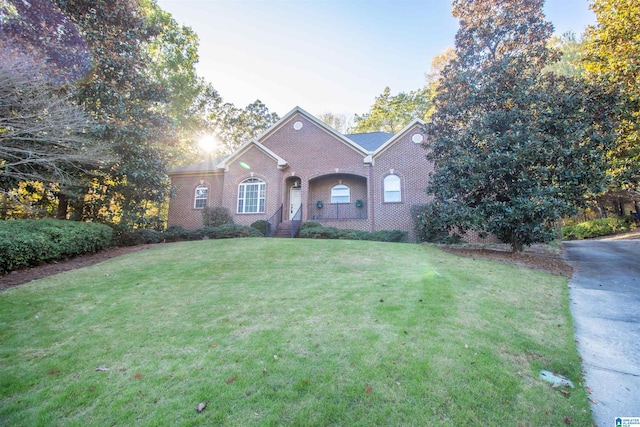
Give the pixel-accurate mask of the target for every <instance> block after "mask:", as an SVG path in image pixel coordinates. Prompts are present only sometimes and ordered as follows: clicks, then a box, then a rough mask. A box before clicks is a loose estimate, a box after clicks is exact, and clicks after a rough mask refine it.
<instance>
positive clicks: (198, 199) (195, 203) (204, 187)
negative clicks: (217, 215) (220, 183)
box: [193, 185, 209, 209]
mask: <svg viewBox="0 0 640 427" xmlns="http://www.w3.org/2000/svg"><path fill="white" fill-rule="evenodd" d="M200 189H204V190H206V192H205V196H204V197H202V193H200V194H198V193H199V191H198V190H200ZM198 196H200V197H198ZM201 200H204V205H203V206H198V202H199V201H201ZM208 202H209V187H207V186H206V185H198V186H197V187H196V189H195V190H194V193H193V208H194V209H204V208H206V207H207V204H208Z"/></svg>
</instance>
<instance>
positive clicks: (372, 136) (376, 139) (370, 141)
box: [345, 132, 393, 151]
mask: <svg viewBox="0 0 640 427" xmlns="http://www.w3.org/2000/svg"><path fill="white" fill-rule="evenodd" d="M345 136H346V137H347V138H349V139H350V140H352V141H353V142H355V143H356V144H358V145H359V146H361V147H362V148H364V149H365V150H367V151H376V149H377V148H378V147H380V146H381V145H382V144H384V143H385V142H387V141H388V140H389V138H391V137H392V136H393V134H392V133H388V132H369V133H353V134H350V135H345Z"/></svg>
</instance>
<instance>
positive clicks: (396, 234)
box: [299, 222, 407, 242]
mask: <svg viewBox="0 0 640 427" xmlns="http://www.w3.org/2000/svg"><path fill="white" fill-rule="evenodd" d="M299 237H301V238H304V239H343V240H371V241H376V242H404V241H406V239H407V233H406V232H404V231H398V230H381V231H374V232H368V231H360V230H349V229H343V228H334V227H325V226H323V225H321V224H319V223H317V222H305V223H304V224H302V226H301V227H300V231H299Z"/></svg>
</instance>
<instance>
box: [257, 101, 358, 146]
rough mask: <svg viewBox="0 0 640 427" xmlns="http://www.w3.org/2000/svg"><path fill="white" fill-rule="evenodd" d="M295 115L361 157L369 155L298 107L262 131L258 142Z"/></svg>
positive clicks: (354, 143) (353, 142)
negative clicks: (301, 117) (298, 115)
mask: <svg viewBox="0 0 640 427" xmlns="http://www.w3.org/2000/svg"><path fill="white" fill-rule="evenodd" d="M296 114H300V115H302V116H304V117H305V118H306V119H307V120H309V121H310V122H312V123H314V124H316V125H317V126H318V127H319V128H321V129H322V130H324V131H325V132H327V133H328V134H330V135H332V136H334V137H335V138H337V139H338V140H340V141H341V142H342V143H344V144H345V145H347V146H348V147H350V148H352V149H353V150H355V151H357V152H358V153H360V154H362V155H363V156H366V155H367V154H369V152H368V150H367V149H365V148H364V147H362V146H360V145H359V144H358V143H356V142H355V141H353V140H351V139H349V138H347V137H346V136H345V135H343V134H341V133H340V132H338V131H337V130H335V129H334V128H332V127H331V126H329V125H327V124H326V123H324V122H323V121H321V120H320V119H318V118H317V117H315V116H313V115H311V114H309V113H307V112H306V111H305V110H303V109H302V108H300V107H295V108H293V109H292V110H291V111H289V112H288V113H287V114H285V115H284V117H282V118H281V119H280V120H278V122H277V123H276V124H274V125H273V126H271V127H270V128H269V129H267V130H266V131H264V133H263V134H262V135H260V136H258V138H257V139H258V141H264V140H265V139H266V138H267V137H268V136H269V135H270V134H272V133H273V132H275V131H276V130H278V129H279V128H280V127H281V126H283V125H284V124H285V123H286V122H287V121H289V120H290V119H291V118H292V117H293V116H295V115H296Z"/></svg>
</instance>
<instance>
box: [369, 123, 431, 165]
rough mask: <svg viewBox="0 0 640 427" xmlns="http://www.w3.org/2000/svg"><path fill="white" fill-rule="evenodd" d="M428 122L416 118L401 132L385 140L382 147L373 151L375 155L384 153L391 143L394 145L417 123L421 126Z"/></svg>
mask: <svg viewBox="0 0 640 427" xmlns="http://www.w3.org/2000/svg"><path fill="white" fill-rule="evenodd" d="M426 124H427V123H426V122H425V121H423V120H420V119H414V120H413V121H412V122H411V123H409V124H408V125H406V126H405V127H404V128H403V129H402V130H401V131H400V132H398V133H396V134H395V135H394V136H393V137H392V138H391V139H389V140H387V142H385V143H384V144H382V145H381V146H380V147H378V148H377V149H376V150H375V151H374V152H373V157H376V156H377V155H379V154H380V153H382V152H383V151H384V150H386V149H387V148H389V147H390V146H391V145H393V144H394V143H395V142H396V141H397V140H399V139H400V138H402V137H403V136H404V135H405V134H406V133H407V132H408V131H409V130H411V129H412V128H413V127H415V126H416V125H420V126H425V125H426Z"/></svg>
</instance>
